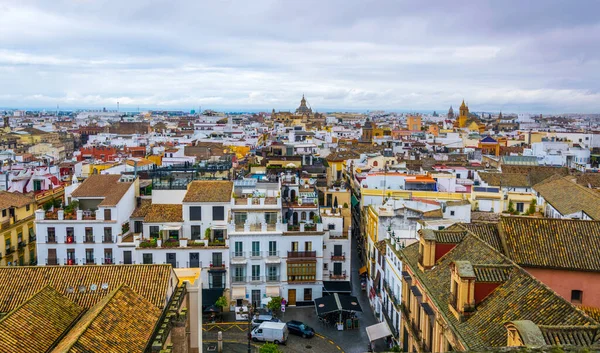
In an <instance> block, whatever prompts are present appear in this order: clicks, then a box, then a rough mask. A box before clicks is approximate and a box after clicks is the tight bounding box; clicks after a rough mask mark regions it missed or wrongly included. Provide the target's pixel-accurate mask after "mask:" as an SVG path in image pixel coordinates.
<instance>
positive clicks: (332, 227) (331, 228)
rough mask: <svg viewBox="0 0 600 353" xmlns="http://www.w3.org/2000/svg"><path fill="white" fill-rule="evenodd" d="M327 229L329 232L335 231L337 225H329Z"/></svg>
mask: <svg viewBox="0 0 600 353" xmlns="http://www.w3.org/2000/svg"><path fill="white" fill-rule="evenodd" d="M327 229H328V230H335V224H333V223H329V224H328V225H327Z"/></svg>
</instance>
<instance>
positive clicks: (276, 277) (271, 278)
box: [267, 275, 279, 282]
mask: <svg viewBox="0 0 600 353" xmlns="http://www.w3.org/2000/svg"><path fill="white" fill-rule="evenodd" d="M267 282H279V275H267Z"/></svg>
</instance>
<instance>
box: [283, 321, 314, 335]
mask: <svg viewBox="0 0 600 353" xmlns="http://www.w3.org/2000/svg"><path fill="white" fill-rule="evenodd" d="M287 327H288V330H289V331H290V333H293V334H294V335H298V336H302V337H303V338H311V337H313V336H314V335H315V330H314V329H313V328H312V327H310V326H308V325H306V324H305V323H303V322H301V321H296V320H292V321H288V322H287Z"/></svg>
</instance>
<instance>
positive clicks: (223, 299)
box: [215, 296, 227, 311]
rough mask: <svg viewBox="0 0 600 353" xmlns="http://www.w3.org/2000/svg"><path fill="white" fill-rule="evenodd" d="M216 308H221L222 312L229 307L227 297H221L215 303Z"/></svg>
mask: <svg viewBox="0 0 600 353" xmlns="http://www.w3.org/2000/svg"><path fill="white" fill-rule="evenodd" d="M215 306H217V307H219V308H221V311H223V308H224V307H226V306H227V298H226V297H225V296H220V297H219V299H217V301H216V302H215Z"/></svg>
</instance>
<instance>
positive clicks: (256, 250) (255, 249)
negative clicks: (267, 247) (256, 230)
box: [252, 241, 260, 256]
mask: <svg viewBox="0 0 600 353" xmlns="http://www.w3.org/2000/svg"><path fill="white" fill-rule="evenodd" d="M252 256H260V242H259V241H253V242H252Z"/></svg>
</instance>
